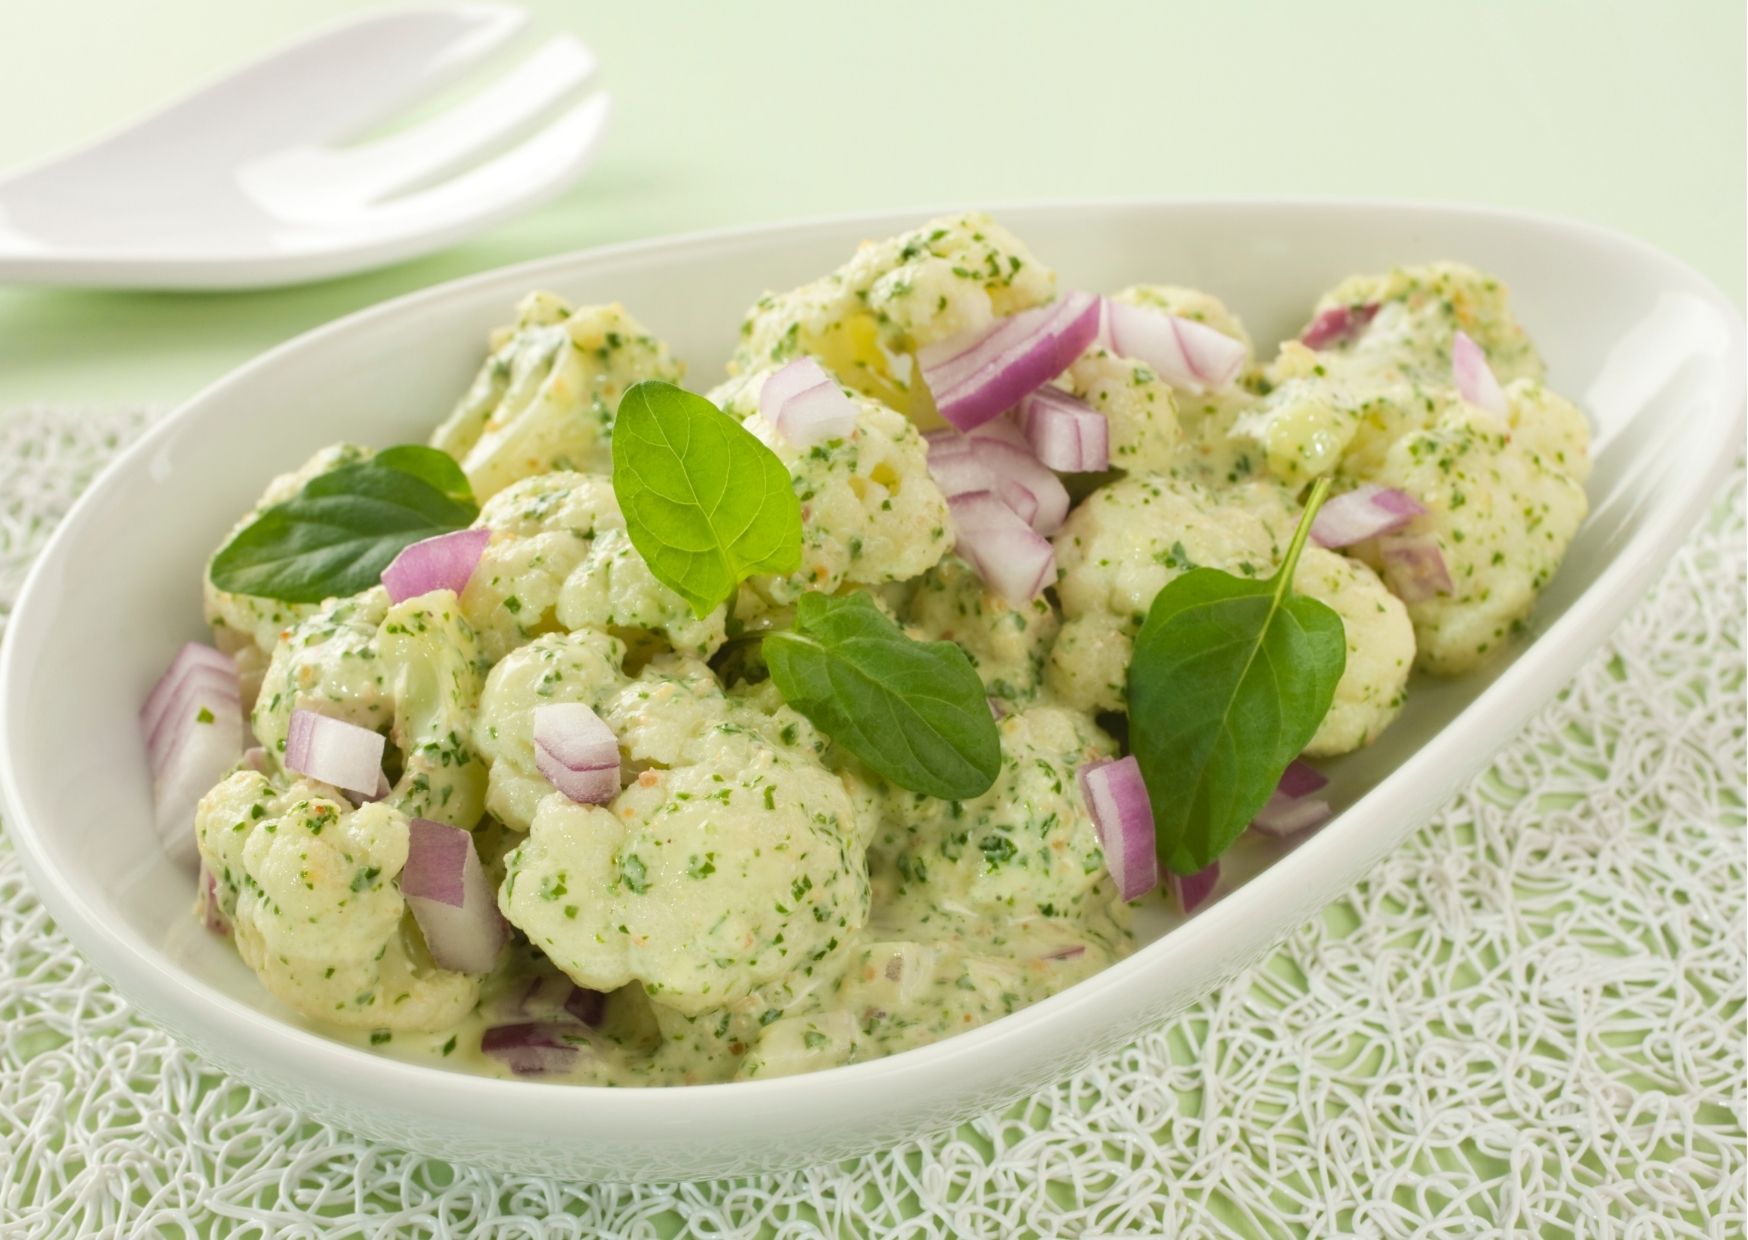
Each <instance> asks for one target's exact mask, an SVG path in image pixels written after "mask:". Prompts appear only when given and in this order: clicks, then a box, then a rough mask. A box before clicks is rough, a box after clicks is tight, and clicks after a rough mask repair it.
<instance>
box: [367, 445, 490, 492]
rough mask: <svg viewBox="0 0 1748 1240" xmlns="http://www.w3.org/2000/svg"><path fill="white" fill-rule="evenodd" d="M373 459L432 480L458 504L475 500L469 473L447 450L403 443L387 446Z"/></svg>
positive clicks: (404, 472)
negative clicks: (469, 481)
mask: <svg viewBox="0 0 1748 1240" xmlns="http://www.w3.org/2000/svg"><path fill="white" fill-rule="evenodd" d="M370 459H371V462H372V463H373V464H376V465H382V466H384V467H386V468H388V469H398V470H399V471H400V472H401V473H403V474H411V475H412V476H413V477H415V478H420V479H423V480H424V481H426V482H429V483H430V484H431V485H432V486H433V487H435V488H436V489H437V490H438V491H440V492H442V493H443V494H444V495H447V496H448V497H449V498H450V499H452V500H454V501H455V502H456V503H458V504H471V503H473V487H471V486H470V485H468V481H467V475H466V474H464V473H462V472H461V466H460V465H459V464H457V463H456V460H455V458H454V457H452V456H450V455H449V453H447V452H443V451H439V450H438V449H436V448H429V447H426V446H425V445H424V444H422V443H403V444H397V445H396V446H394V447H392V448H384V449H383V450H382V451H381V452H378V453H377V454H376V455H375V456H373V457H371V458H370Z"/></svg>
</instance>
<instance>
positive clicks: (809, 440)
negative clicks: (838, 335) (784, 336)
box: [759, 357, 856, 448]
mask: <svg viewBox="0 0 1748 1240" xmlns="http://www.w3.org/2000/svg"><path fill="white" fill-rule="evenodd" d="M759 412H761V413H763V414H764V415H765V420H766V421H767V422H769V423H770V424H771V425H772V426H773V427H775V428H776V431H777V433H778V434H779V435H781V436H783V438H784V439H786V440H788V441H789V442H790V443H792V444H794V445H795V446H796V447H797V448H811V447H813V446H814V445H815V444H821V443H825V442H826V441H827V440H831V439H847V438H849V435H850V432H851V431H853V430H855V429H856V406H855V404H854V403H853V402H852V401H851V400H850V398H849V397H848V396H845V395H844V390H843V389H842V388H841V387H839V386H838V384H837V380H835V379H833V378H832V377H831V376H830V375H828V374H827V373H826V372H825V368H824V367H823V366H821V365H820V364H819V363H818V362H816V361H814V360H813V359H812V358H811V357H801V358H797V359H795V360H794V361H793V362H790V363H789V364H788V365H787V366H785V367H783V369H781V370H779V371H778V372H777V373H776V374H774V375H772V376H771V377H770V378H768V379H766V380H765V384H764V386H763V387H761V388H760V389H759Z"/></svg>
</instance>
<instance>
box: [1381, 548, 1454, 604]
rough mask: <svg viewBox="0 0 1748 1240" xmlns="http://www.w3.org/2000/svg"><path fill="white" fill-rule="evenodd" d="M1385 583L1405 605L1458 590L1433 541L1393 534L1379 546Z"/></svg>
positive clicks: (1441, 554)
mask: <svg viewBox="0 0 1748 1240" xmlns="http://www.w3.org/2000/svg"><path fill="white" fill-rule="evenodd" d="M1378 554H1379V555H1380V556H1381V557H1383V560H1384V581H1385V584H1387V585H1388V586H1389V587H1390V589H1391V591H1392V592H1393V593H1394V594H1395V595H1396V597H1397V598H1399V599H1401V600H1402V601H1403V602H1404V603H1419V602H1422V601H1424V600H1426V599H1429V598H1432V597H1434V596H1435V595H1439V594H1449V593H1451V592H1452V591H1453V589H1455V587H1454V585H1453V584H1452V582H1451V573H1450V569H1449V568H1447V567H1446V566H1445V557H1444V553H1443V552H1442V551H1440V550H1439V546H1438V543H1436V542H1434V541H1433V540H1432V539H1431V538H1426V537H1420V536H1409V535H1405V534H1397V535H1390V536H1387V537H1385V538H1384V539H1383V541H1382V542H1380V543H1379V544H1378Z"/></svg>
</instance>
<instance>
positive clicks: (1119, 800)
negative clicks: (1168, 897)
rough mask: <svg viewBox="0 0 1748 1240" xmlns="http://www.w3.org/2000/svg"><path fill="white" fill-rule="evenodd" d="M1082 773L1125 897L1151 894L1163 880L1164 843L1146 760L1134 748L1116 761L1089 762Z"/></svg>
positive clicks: (1084, 788)
mask: <svg viewBox="0 0 1748 1240" xmlns="http://www.w3.org/2000/svg"><path fill="white" fill-rule="evenodd" d="M1079 776H1080V794H1081V797H1082V798H1083V799H1084V800H1085V801H1086V807H1087V812H1088V813H1090V814H1091V815H1092V820H1093V825H1094V826H1095V827H1097V828H1098V833H1099V843H1100V844H1101V845H1102V846H1103V848H1104V850H1105V868H1106V869H1107V870H1109V871H1110V873H1111V881H1112V882H1114V883H1116V885H1117V894H1118V895H1120V896H1122V898H1123V899H1125V900H1134V899H1138V898H1139V897H1141V896H1144V895H1146V894H1147V893H1148V892H1149V891H1152V890H1153V889H1154V888H1155V887H1157V886H1159V843H1158V838H1157V836H1156V834H1155V832H1154V828H1153V806H1152V805H1151V803H1149V801H1148V800H1147V785H1146V783H1145V782H1144V781H1143V780H1142V778H1141V764H1140V763H1139V762H1137V761H1136V760H1135V755H1133V754H1130V755H1129V756H1128V757H1127V758H1120V759H1118V760H1117V761H1115V762H1089V763H1087V764H1086V765H1085V766H1083V767H1081V768H1080V771H1079Z"/></svg>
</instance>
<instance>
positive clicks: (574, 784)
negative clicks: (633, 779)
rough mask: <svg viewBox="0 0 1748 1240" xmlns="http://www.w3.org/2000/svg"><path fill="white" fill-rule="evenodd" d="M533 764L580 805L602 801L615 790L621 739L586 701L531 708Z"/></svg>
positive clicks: (616, 791) (608, 799)
mask: <svg viewBox="0 0 1748 1240" xmlns="http://www.w3.org/2000/svg"><path fill="white" fill-rule="evenodd" d="M534 765H535V766H537V767H538V768H539V769H540V773H541V774H542V775H544V776H546V778H547V781H548V782H549V783H551V784H552V786H553V787H554V788H557V789H558V790H559V791H560V792H562V793H564V794H565V795H566V796H567V797H569V798H570V799H571V800H573V801H576V802H577V803H578V804H584V805H605V804H606V803H607V802H608V801H611V800H612V799H613V798H614V797H616V796H618V795H619V741H618V739H617V738H615V737H614V735H613V730H612V729H611V728H609V727H608V726H607V725H606V724H605V723H603V722H602V721H601V716H599V715H597V714H596V713H595V712H594V711H593V710H591V709H589V707H588V705H587V704H586V703H583V702H555V703H553V704H552V705H550V706H537V707H535V709H534Z"/></svg>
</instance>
